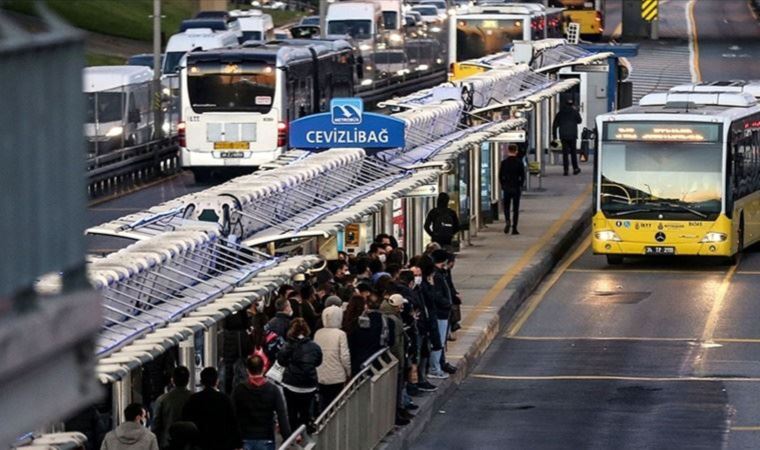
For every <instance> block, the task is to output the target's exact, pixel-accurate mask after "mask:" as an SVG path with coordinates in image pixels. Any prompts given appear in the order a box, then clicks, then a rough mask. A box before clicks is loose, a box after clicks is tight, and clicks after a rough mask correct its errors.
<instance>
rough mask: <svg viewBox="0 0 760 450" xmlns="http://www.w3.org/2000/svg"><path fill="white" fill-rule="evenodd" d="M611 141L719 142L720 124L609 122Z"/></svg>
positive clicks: (607, 130) (608, 138)
mask: <svg viewBox="0 0 760 450" xmlns="http://www.w3.org/2000/svg"><path fill="white" fill-rule="evenodd" d="M606 128H607V129H606V130H605V131H606V133H605V137H606V139H607V140H610V141H652V142H717V141H718V140H719V139H720V136H719V134H720V133H719V132H720V126H719V125H718V124H712V123H698V122H609V123H607V124H606Z"/></svg>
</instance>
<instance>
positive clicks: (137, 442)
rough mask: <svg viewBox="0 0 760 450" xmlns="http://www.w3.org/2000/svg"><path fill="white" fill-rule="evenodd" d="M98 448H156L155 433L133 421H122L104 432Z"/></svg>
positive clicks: (150, 449)
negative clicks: (104, 435) (104, 434)
mask: <svg viewBox="0 0 760 450" xmlns="http://www.w3.org/2000/svg"><path fill="white" fill-rule="evenodd" d="M100 450H158V441H157V440H156V435H155V434H153V433H151V432H150V430H148V429H147V428H145V427H143V426H141V425H140V424H138V423H135V422H124V423H122V424H121V425H119V426H118V427H116V429H115V430H113V431H109V432H108V434H106V437H105V439H103V443H102V444H101V445H100Z"/></svg>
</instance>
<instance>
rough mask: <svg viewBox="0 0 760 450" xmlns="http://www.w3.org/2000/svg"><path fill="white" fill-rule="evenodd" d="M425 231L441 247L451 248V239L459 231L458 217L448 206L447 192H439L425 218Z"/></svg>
mask: <svg viewBox="0 0 760 450" xmlns="http://www.w3.org/2000/svg"><path fill="white" fill-rule="evenodd" d="M424 228H425V232H426V233H427V234H428V235H430V239H432V240H433V242H436V243H438V244H439V245H440V246H441V247H444V248H451V241H452V240H453V238H454V236H455V235H456V234H457V231H459V217H457V213H456V212H455V211H454V210H453V209H451V208H449V194H447V193H445V192H441V193H440V194H438V200H437V202H436V206H435V208H433V209H431V210H430V212H429V213H428V215H427V217H426V218H425V225H424Z"/></svg>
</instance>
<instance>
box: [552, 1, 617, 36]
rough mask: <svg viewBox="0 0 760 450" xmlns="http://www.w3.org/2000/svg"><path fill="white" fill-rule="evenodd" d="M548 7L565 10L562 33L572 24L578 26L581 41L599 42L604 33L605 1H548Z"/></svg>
mask: <svg viewBox="0 0 760 450" xmlns="http://www.w3.org/2000/svg"><path fill="white" fill-rule="evenodd" d="M549 5H550V6H554V7H558V8H565V11H563V12H562V18H563V19H564V20H563V22H564V28H565V29H564V31H565V32H567V30H566V28H567V24H569V23H571V22H573V23H577V24H578V25H579V26H580V34H581V37H582V38H583V39H587V40H590V41H599V40H601V38H602V33H604V6H605V0H550V1H549Z"/></svg>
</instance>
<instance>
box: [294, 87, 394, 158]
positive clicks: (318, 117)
mask: <svg viewBox="0 0 760 450" xmlns="http://www.w3.org/2000/svg"><path fill="white" fill-rule="evenodd" d="M405 126H406V124H405V123H404V121H403V120H399V119H396V118H394V117H389V116H384V115H382V114H375V113H368V112H364V102H363V101H362V99H360V98H334V99H332V100H331V101H330V112H327V113H321V114H313V115H311V116H306V117H302V118H300V119H297V120H294V121H293V122H291V124H290V135H289V138H290V146H291V147H293V148H300V149H307V150H319V149H327V148H340V147H343V148H346V147H354V148H355V147H358V148H369V149H382V148H398V147H403V146H404V143H405V141H404V127H405Z"/></svg>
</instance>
